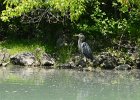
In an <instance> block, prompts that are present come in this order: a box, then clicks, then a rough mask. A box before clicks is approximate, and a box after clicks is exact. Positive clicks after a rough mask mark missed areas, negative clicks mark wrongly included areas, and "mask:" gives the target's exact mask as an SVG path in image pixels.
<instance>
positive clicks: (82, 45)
mask: <svg viewBox="0 0 140 100" xmlns="http://www.w3.org/2000/svg"><path fill="white" fill-rule="evenodd" d="M84 39H85V37H84V35H79V40H78V48H79V51H80V52H81V53H82V54H83V55H84V56H85V57H86V58H88V59H90V60H93V56H92V51H91V48H90V47H89V45H88V44H87V43H86V42H84Z"/></svg>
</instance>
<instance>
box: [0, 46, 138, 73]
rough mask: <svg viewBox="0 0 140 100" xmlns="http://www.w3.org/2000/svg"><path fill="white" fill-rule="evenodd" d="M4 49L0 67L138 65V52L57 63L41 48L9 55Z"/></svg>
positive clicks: (76, 56)
mask: <svg viewBox="0 0 140 100" xmlns="http://www.w3.org/2000/svg"><path fill="white" fill-rule="evenodd" d="M8 51H9V50H8V49H6V48H3V49H1V51H0V66H8V65H13V66H14V65H19V66H37V67H39V66H44V67H46V68H49V69H50V68H51V69H54V68H57V69H76V70H81V71H83V70H85V71H94V69H96V68H97V69H98V68H99V69H111V70H113V69H117V70H130V69H137V68H139V65H140V58H139V54H138V52H134V53H131V54H130V53H124V52H120V51H115V50H113V51H108V52H100V53H98V54H96V55H94V58H95V59H94V61H89V60H88V59H87V60H86V61H85V59H83V57H82V56H81V55H80V54H73V55H71V57H70V58H69V59H67V60H66V62H59V61H58V59H59V58H57V57H56V56H54V55H51V54H49V53H47V52H45V51H44V50H42V49H41V48H36V49H35V50H34V51H28V52H27V51H26V52H25V51H24V52H19V53H16V54H10V53H9V52H8Z"/></svg>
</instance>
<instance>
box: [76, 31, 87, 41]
mask: <svg viewBox="0 0 140 100" xmlns="http://www.w3.org/2000/svg"><path fill="white" fill-rule="evenodd" d="M74 36H77V37H79V39H81V40H85V36H84V35H83V34H82V33H80V34H76V35H74Z"/></svg>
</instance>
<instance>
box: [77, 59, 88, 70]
mask: <svg viewBox="0 0 140 100" xmlns="http://www.w3.org/2000/svg"><path fill="white" fill-rule="evenodd" d="M76 66H77V67H79V66H80V67H82V68H83V67H86V62H85V61H84V60H80V61H79V62H78V63H77V64H76Z"/></svg>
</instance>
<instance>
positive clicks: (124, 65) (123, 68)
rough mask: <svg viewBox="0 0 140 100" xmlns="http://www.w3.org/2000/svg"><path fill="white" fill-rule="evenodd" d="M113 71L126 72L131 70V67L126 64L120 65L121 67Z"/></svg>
mask: <svg viewBox="0 0 140 100" xmlns="http://www.w3.org/2000/svg"><path fill="white" fill-rule="evenodd" d="M115 69H116V70H128V69H131V66H130V65H128V64H122V65H119V66H117V67H115Z"/></svg>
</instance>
